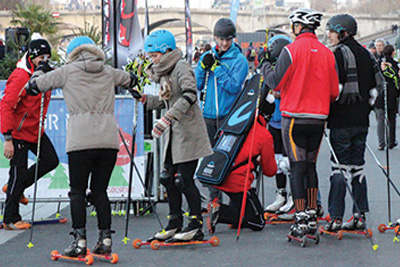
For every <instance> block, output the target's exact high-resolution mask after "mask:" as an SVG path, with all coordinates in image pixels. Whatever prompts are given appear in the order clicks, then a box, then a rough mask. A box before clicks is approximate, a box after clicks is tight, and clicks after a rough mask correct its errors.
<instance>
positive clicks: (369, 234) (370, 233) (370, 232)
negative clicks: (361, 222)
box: [367, 228, 373, 238]
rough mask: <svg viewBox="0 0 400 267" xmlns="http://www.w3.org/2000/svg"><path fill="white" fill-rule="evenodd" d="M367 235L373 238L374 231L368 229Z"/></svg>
mask: <svg viewBox="0 0 400 267" xmlns="http://www.w3.org/2000/svg"><path fill="white" fill-rule="evenodd" d="M367 233H368V236H369V237H372V235H373V233H372V230H371V229H370V228H368V229H367ZM368 236H367V238H368Z"/></svg>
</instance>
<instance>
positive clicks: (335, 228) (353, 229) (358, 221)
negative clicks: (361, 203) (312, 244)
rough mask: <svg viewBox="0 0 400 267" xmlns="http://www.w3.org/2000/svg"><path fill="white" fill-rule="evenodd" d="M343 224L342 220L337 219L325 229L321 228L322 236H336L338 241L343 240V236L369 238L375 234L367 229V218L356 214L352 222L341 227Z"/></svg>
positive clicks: (349, 221)
mask: <svg viewBox="0 0 400 267" xmlns="http://www.w3.org/2000/svg"><path fill="white" fill-rule="evenodd" d="M340 224H341V221H340V219H339V220H338V219H335V220H333V222H332V221H330V222H328V224H327V225H326V226H325V227H320V228H319V232H320V234H328V235H332V236H335V237H336V238H337V239H338V240H342V238H343V234H345V233H347V234H356V235H365V236H366V237H367V238H368V237H372V235H373V233H372V230H371V229H365V216H364V215H361V216H360V215H358V214H355V215H354V216H353V217H352V218H350V220H348V221H347V222H346V223H344V224H343V225H341V227H340V229H339V226H340Z"/></svg>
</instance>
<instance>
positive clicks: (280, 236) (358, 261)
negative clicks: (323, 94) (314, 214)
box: [0, 113, 400, 267]
mask: <svg viewBox="0 0 400 267" xmlns="http://www.w3.org/2000/svg"><path fill="white" fill-rule="evenodd" d="M371 124H372V126H371V127H370V132H369V135H368V144H369V146H370V147H371V149H372V150H373V152H374V153H375V154H376V155H377V157H378V159H379V160H380V161H381V162H382V164H383V165H386V162H385V158H386V154H385V152H384V151H378V149H377V147H378V143H377V137H376V122H375V118H374V114H373V113H372V114H371ZM398 128H399V127H398ZM398 135H399V134H398ZM390 158H391V161H390V173H391V177H392V179H393V181H394V183H395V184H397V185H398V186H399V188H400V178H399V174H400V164H399V163H398V162H399V158H400V147H396V148H395V149H393V150H390ZM366 161H367V162H366V165H365V173H366V177H367V180H368V190H369V204H370V210H371V212H370V213H368V214H367V223H368V227H369V228H371V229H372V230H373V237H372V240H373V244H377V245H378V246H379V247H378V248H377V250H374V249H373V248H372V244H371V242H370V240H369V239H367V238H366V237H365V236H361V235H344V237H343V239H342V240H337V239H336V238H335V237H333V236H326V235H323V236H321V241H320V243H319V244H318V245H315V244H313V242H312V241H310V242H308V245H307V246H306V247H305V248H302V247H301V246H300V244H299V243H298V242H294V241H292V242H290V243H289V242H288V241H287V239H286V234H287V233H288V229H289V225H267V226H266V227H265V229H264V230H263V231H261V232H253V231H251V230H249V229H243V230H242V231H241V235H240V240H239V242H236V230H234V229H230V228H228V227H227V226H226V225H217V229H216V233H215V234H214V235H215V236H218V237H219V239H220V244H219V246H217V247H212V246H210V245H209V244H201V245H192V246H177V247H162V248H160V249H159V250H157V251H154V250H152V249H151V248H150V247H149V246H144V247H142V248H140V249H138V250H136V249H134V248H133V247H132V241H133V240H134V239H136V238H140V239H142V240H144V239H146V238H148V237H150V236H151V235H152V234H153V233H154V232H155V231H156V230H159V229H160V226H159V224H158V222H157V219H156V217H155V215H154V214H150V215H145V216H142V217H136V216H131V217H130V221H129V232H128V237H129V239H130V241H129V242H128V243H127V244H124V243H123V242H122V240H123V239H124V234H125V219H124V217H123V216H114V217H113V227H112V228H113V229H114V230H116V234H114V235H113V243H114V244H113V252H115V253H118V255H119V262H118V266H204V265H208V266H296V267H300V266H397V264H399V262H400V253H399V250H400V242H394V237H395V235H394V232H393V231H387V232H386V233H383V234H382V233H379V232H378V230H377V227H378V225H379V224H381V223H388V212H387V180H386V178H385V176H384V175H383V174H382V171H381V169H379V167H378V165H377V164H376V163H375V161H374V159H373V158H372V157H371V155H370V154H369V152H368V151H367V152H366ZM317 168H318V176H319V181H320V191H321V194H322V201H323V206H324V208H325V211H326V210H327V196H328V192H329V174H330V161H329V147H328V145H327V143H326V140H325V139H324V140H323V142H322V146H321V151H320V154H319V159H318V165H317ZM264 185H265V199H266V201H265V202H266V203H265V206H267V205H268V204H269V203H271V202H272V201H273V199H274V197H275V179H274V178H273V179H269V178H265V183H264ZM201 190H202V191H205V189H204V188H201ZM391 194H392V202H391V204H392V221H395V220H396V219H398V218H400V210H399V208H400V201H399V197H398V196H397V195H396V193H395V192H394V190H393V189H392V190H391ZM351 204H352V201H351V198H350V197H349V195H348V194H347V198H346V205H347V207H346V217H345V219H348V218H350V216H351ZM29 207H30V206H28V208H29ZM157 213H158V215H159V216H160V218H161V220H162V221H163V223H164V224H166V222H167V219H166V216H167V213H168V207H167V204H166V203H161V204H157ZM61 214H62V215H63V216H66V217H68V218H70V216H69V209H68V208H64V209H63V210H62V211H61ZM87 221H88V223H87V229H88V246H89V248H92V247H93V246H94V244H95V242H96V240H97V231H96V224H97V222H96V218H95V217H90V216H89V212H88V218H87ZM70 227H71V226H70V222H68V223H66V224H56V225H39V226H35V228H34V235H33V244H34V247H33V248H30V249H29V248H27V244H28V242H29V235H30V232H29V231H23V232H21V233H20V234H18V235H16V236H13V237H8V238H7V239H8V241H7V242H5V243H3V244H2V245H0V262H1V264H0V266H30V267H32V266H82V265H84V264H85V263H83V262H76V261H66V260H62V259H59V260H58V261H52V260H51V258H50V253H51V251H52V250H58V251H63V249H64V248H66V247H67V246H68V245H69V244H70V242H71V240H72V236H69V235H68V233H69V232H70V230H71V228H70ZM204 230H205V232H206V237H207V238H209V237H210V235H209V234H208V233H207V230H206V229H204ZM5 232H6V231H5V230H0V243H1V239H5V238H6V235H5V234H6V233H5ZM399 239H400V237H399ZM109 264H111V263H109V262H107V261H101V260H96V259H95V262H94V265H95V266H96V265H97V266H99V265H104V266H106V265H109Z"/></svg>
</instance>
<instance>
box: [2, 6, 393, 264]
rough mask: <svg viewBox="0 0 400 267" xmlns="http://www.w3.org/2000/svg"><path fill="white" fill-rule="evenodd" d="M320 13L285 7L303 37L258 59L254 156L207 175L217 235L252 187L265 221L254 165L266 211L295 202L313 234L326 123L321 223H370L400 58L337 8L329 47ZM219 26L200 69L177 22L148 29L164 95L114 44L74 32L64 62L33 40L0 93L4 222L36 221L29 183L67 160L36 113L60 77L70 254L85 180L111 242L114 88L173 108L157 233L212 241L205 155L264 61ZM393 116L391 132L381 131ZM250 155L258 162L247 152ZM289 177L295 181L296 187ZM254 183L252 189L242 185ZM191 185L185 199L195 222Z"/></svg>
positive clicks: (77, 252)
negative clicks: (372, 117) (264, 188)
mask: <svg viewBox="0 0 400 267" xmlns="http://www.w3.org/2000/svg"><path fill="white" fill-rule="evenodd" d="M322 16H323V14H322V13H320V12H318V11H315V10H311V9H304V8H301V9H298V10H295V11H294V12H293V13H292V14H290V16H289V21H290V24H291V31H292V33H293V35H294V38H293V39H291V38H288V37H287V36H283V35H282V36H275V37H274V38H272V39H271V40H269V42H268V43H267V44H266V51H264V52H265V53H263V54H262V55H261V58H260V59H261V60H258V59H257V61H258V63H259V64H258V66H257V67H258V68H259V71H260V73H261V74H262V76H263V79H264V85H263V87H262V90H261V94H260V95H261V97H260V100H259V101H260V104H259V116H258V117H256V120H255V123H254V125H253V126H252V129H251V130H250V131H249V134H248V136H247V137H246V139H245V141H244V144H243V146H242V147H241V149H240V151H239V152H238V155H237V158H236V160H235V163H237V162H242V161H243V162H244V164H242V165H240V167H238V168H235V169H233V168H232V169H231V172H230V173H229V174H228V176H227V178H226V179H225V182H224V183H223V184H222V185H220V186H208V189H209V199H210V203H209V205H208V217H207V226H208V230H209V231H210V232H214V231H215V230H216V225H217V224H219V223H226V224H230V225H232V226H233V227H238V226H239V225H238V224H239V222H240V221H241V220H240V218H239V214H240V213H239V211H240V209H241V200H242V198H243V196H244V194H246V195H247V196H248V202H247V203H248V205H246V209H245V216H244V218H243V221H242V225H241V226H243V227H249V228H251V229H252V230H255V231H259V230H262V229H263V227H264V225H265V220H264V216H263V213H264V207H262V206H261V204H260V201H259V199H258V196H257V194H256V193H255V190H254V188H251V186H250V184H251V182H252V181H253V180H254V174H253V173H252V171H253V170H255V169H256V167H257V165H261V166H262V168H261V171H262V173H263V174H264V175H266V176H274V175H276V186H277V198H276V201H274V203H272V204H271V205H269V206H268V207H267V211H268V212H271V213H287V212H288V211H290V210H292V208H293V207H294V210H295V213H294V218H293V219H294V223H293V225H292V226H291V227H290V233H289V234H290V235H292V236H295V237H302V236H304V235H306V234H309V235H315V234H316V233H317V231H318V216H320V215H321V210H322V208H321V202H320V194H319V190H318V174H317V170H316V163H317V159H318V153H319V149H320V145H321V141H322V138H323V136H324V134H326V129H325V128H326V125H327V128H328V129H329V130H330V131H329V141H330V143H331V144H332V149H331V162H332V170H331V177H330V190H329V201H328V211H329V214H330V217H331V218H332V220H331V221H330V222H329V223H327V224H326V226H325V229H326V230H327V231H332V232H336V231H338V230H341V229H347V230H364V228H365V221H366V213H367V212H368V211H369V205H368V195H367V178H366V176H365V173H364V168H363V166H364V164H365V159H364V154H365V148H366V139H367V135H368V131H369V125H370V124H369V114H370V112H371V110H373V109H374V110H375V112H376V117H377V120H378V136H379V149H384V148H385V147H386V148H389V149H392V148H394V147H395V146H396V145H397V141H396V134H395V126H396V113H397V99H398V96H399V93H398V90H399V78H400V72H399V65H398V63H397V62H396V61H395V60H394V51H395V49H394V47H393V46H392V45H390V44H387V45H386V44H385V42H384V41H383V40H376V41H375V44H374V47H375V48H376V53H374V54H373V53H371V52H369V51H368V49H370V47H369V48H368V49H366V48H364V47H363V46H362V45H361V44H360V43H359V42H357V41H356V40H355V39H354V36H355V35H356V34H357V22H356V20H355V19H354V18H353V17H352V16H351V15H348V14H342V15H335V16H333V17H331V18H330V19H329V20H328V22H327V24H326V28H327V30H328V38H329V41H330V44H331V46H332V47H333V51H331V50H330V49H328V48H327V47H326V46H325V45H323V44H322V43H321V42H320V41H319V40H318V38H317V36H316V34H315V31H316V29H317V28H318V27H320V26H321V19H322ZM213 35H214V38H215V42H216V45H215V46H213V47H211V46H209V47H206V46H207V45H206V46H204V48H203V51H201V49H196V53H195V55H194V59H193V60H194V61H195V62H196V61H198V64H197V66H196V68H195V69H194V70H193V69H192V68H191V66H190V65H189V64H188V63H187V62H186V61H185V60H184V59H182V56H181V53H180V52H179V51H178V49H177V47H176V42H175V38H174V36H173V34H172V33H171V32H169V31H167V30H158V31H154V32H152V33H151V34H150V35H149V36H148V37H147V38H146V40H145V44H144V50H145V52H146V53H147V54H148V56H149V57H150V59H151V63H150V64H149V65H148V66H147V67H146V69H145V72H146V77H147V78H149V79H151V80H152V81H154V82H155V83H157V84H159V85H160V91H159V94H158V95H149V94H142V92H141V91H139V90H137V89H135V87H136V85H137V82H138V77H137V76H136V75H135V74H133V73H128V72H125V71H122V70H117V69H114V68H112V67H110V66H108V65H106V64H105V55H104V52H103V51H102V50H101V49H99V48H98V47H96V45H95V44H94V42H93V40H91V39H90V38H88V37H85V36H81V37H76V38H75V39H73V40H72V41H71V42H70V43H69V45H68V47H67V55H68V64H66V65H64V66H62V67H60V68H57V69H53V68H52V67H50V65H49V63H48V58H49V57H50V55H51V48H50V45H49V43H48V42H47V41H46V40H44V39H36V40H32V41H30V43H29V45H28V48H29V50H28V52H27V53H26V54H25V55H24V56H23V57H22V59H21V60H20V61H19V62H18V65H17V68H16V69H15V70H14V72H13V73H12V74H11V76H10V77H9V79H8V81H7V84H6V89H5V92H4V97H3V99H2V101H1V102H0V116H1V132H2V134H3V136H4V139H5V144H4V156H5V157H6V158H8V159H10V172H9V181H8V183H7V184H6V185H5V186H4V187H3V191H4V192H6V193H7V200H6V208H5V213H4V221H3V224H4V228H5V229H7V230H21V229H27V228H29V227H30V224H29V223H27V222H24V221H23V220H22V218H21V216H20V214H19V203H23V204H27V202H28V200H27V199H26V198H25V196H24V194H23V193H24V190H25V189H26V188H27V187H29V186H31V185H32V184H33V183H34V181H35V180H37V179H39V178H40V177H42V176H43V175H45V174H46V173H48V172H49V171H51V170H53V169H54V168H55V167H56V166H57V165H58V157H57V154H56V152H55V150H54V148H53V146H52V143H51V141H50V139H49V138H48V137H47V135H46V133H45V132H44V130H43V129H44V128H43V127H39V126H40V125H39V124H40V123H43V120H42V119H41V118H39V117H40V116H45V115H46V112H47V107H48V105H49V101H50V93H49V91H50V90H53V89H56V88H61V89H62V90H63V92H64V97H65V102H66V104H67V108H68V110H69V113H70V119H69V127H68V132H67V142H66V146H67V149H66V151H67V154H68V161H69V179H70V187H71V188H70V192H69V197H70V209H71V217H72V228H73V232H72V235H73V236H74V240H73V242H72V243H71V245H70V246H69V247H68V248H67V249H65V255H67V256H71V257H77V256H83V255H85V254H86V251H87V250H86V248H87V240H86V193H85V192H86V189H87V188H88V186H89V187H90V189H91V192H92V199H91V202H92V203H93V204H94V206H95V207H96V210H97V218H98V230H99V239H98V241H97V243H96V244H95V248H94V250H93V251H94V252H95V253H99V254H109V253H110V252H111V247H112V241H111V212H110V203H109V200H108V197H107V192H106V190H107V186H108V183H109V180H110V176H111V172H112V170H113V168H114V165H115V161H116V157H117V152H118V148H119V142H118V129H117V126H116V121H115V116H114V102H115V96H114V88H115V86H122V87H124V88H127V89H128V90H129V91H130V92H131V94H132V96H133V97H134V98H135V99H137V100H138V101H140V102H141V103H142V104H143V105H144V107H145V108H146V109H158V110H163V113H162V114H163V116H162V117H161V119H160V120H158V121H157V122H156V123H155V125H154V128H153V131H152V135H153V137H154V138H162V142H163V144H164V148H165V149H164V155H163V157H162V161H163V166H164V169H163V171H162V173H161V175H160V183H161V184H162V185H163V186H164V187H165V188H166V190H167V193H168V204H169V216H168V218H169V221H168V225H167V227H166V228H165V229H161V230H160V231H159V232H156V233H155V235H154V236H153V237H152V238H153V239H157V240H167V239H171V238H173V239H174V240H178V241H190V240H202V239H203V237H204V233H203V215H202V212H201V197H200V193H199V189H198V188H197V187H196V185H195V183H194V173H195V170H196V167H197V165H198V162H199V161H200V160H201V159H202V158H204V157H206V156H208V155H210V154H212V153H213V152H212V147H214V145H215V144H216V142H217V140H218V138H219V136H220V135H219V129H220V127H221V124H222V122H223V121H224V120H226V118H227V115H228V113H229V111H230V109H231V107H232V106H233V104H234V103H235V100H236V99H237V97H238V95H239V94H240V92H241V90H242V89H243V87H244V84H245V79H246V77H247V75H248V72H249V64H253V67H254V68H255V67H256V65H255V64H254V61H255V60H256V58H259V57H260V56H259V55H258V57H256V56H255V54H254V53H253V51H252V50H253V49H254V48H252V46H250V47H249V49H248V51H249V53H247V54H246V53H243V51H242V49H241V48H240V46H239V45H238V44H237V43H235V42H234V38H235V37H236V26H235V23H234V22H233V21H232V20H230V19H228V18H221V19H219V20H218V21H217V22H216V24H215V27H214V30H213ZM396 49H399V48H398V47H396ZM250 57H251V59H252V60H249V58H250ZM385 84H387V86H386V85H385ZM386 89H387V90H386ZM198 92H201V94H200V95H201V96H200V99H198V96H197V95H198ZM271 107H272V108H271ZM265 118H268V120H266V119H265ZM386 118H387V119H388V123H389V133H388V137H389V138H388V139H385V132H384V131H385V128H386V127H385V121H386ZM38 129H41V130H42V132H40V133H39V130H38ZM83 129H85V130H83ZM39 140H40V141H41V145H40V147H39V149H38V141H39ZM28 151H32V152H33V153H35V154H36V153H39V152H40V161H37V162H38V163H37V164H39V167H38V173H36V174H35V169H36V167H37V165H36V164H34V165H32V166H28V164H27V153H28ZM249 155H250V158H254V159H255V160H254V161H253V160H251V161H246V160H245V159H246V158H249ZM236 161H237V162H236ZM249 170H250V172H249ZM248 172H249V173H248ZM89 177H91V179H90V181H91V182H90V184H88V183H89ZM245 179H249V181H250V183H246V181H245ZM346 179H347V180H349V182H350V183H351V186H352V193H353V194H354V199H355V203H354V206H353V210H352V213H353V215H354V216H353V219H352V220H351V221H350V222H347V223H343V216H344V208H345V204H344V199H345V195H346V184H345V183H346ZM287 180H289V182H290V186H289V188H290V190H287V189H286V184H287ZM246 184H248V185H249V186H248V187H247V188H244V185H246ZM223 193H224V194H226V195H227V196H228V197H229V200H230V201H229V203H228V204H226V203H223V198H222V194H223ZM182 195H184V196H185V197H186V199H187V202H188V204H189V223H188V224H187V226H186V227H183V221H184V220H183V217H182ZM322 213H323V212H322Z"/></svg>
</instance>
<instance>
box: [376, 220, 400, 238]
mask: <svg viewBox="0 0 400 267" xmlns="http://www.w3.org/2000/svg"><path fill="white" fill-rule="evenodd" d="M399 226H400V219H398V220H397V221H396V222H395V223H389V225H386V224H384V223H382V224H380V225H379V226H378V231H379V232H380V233H384V232H386V231H388V230H393V231H395V233H396V234H397V232H398V231H397V230H396V228H398V227H399ZM399 228H400V227H399ZM396 236H397V235H396Z"/></svg>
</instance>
